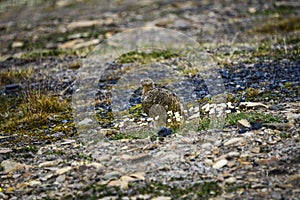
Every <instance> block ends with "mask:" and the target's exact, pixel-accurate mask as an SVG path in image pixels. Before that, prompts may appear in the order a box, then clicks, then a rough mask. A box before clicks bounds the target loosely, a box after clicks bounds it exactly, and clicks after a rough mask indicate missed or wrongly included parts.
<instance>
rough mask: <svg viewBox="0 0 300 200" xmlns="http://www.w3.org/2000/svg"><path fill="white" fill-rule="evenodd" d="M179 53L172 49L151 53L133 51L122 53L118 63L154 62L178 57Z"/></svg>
mask: <svg viewBox="0 0 300 200" xmlns="http://www.w3.org/2000/svg"><path fill="white" fill-rule="evenodd" d="M178 56H179V55H178V54H177V53H175V52H173V51H171V50H161V51H160V50H155V51H151V52H149V53H146V52H140V51H132V52H128V53H126V54H123V55H121V56H120V57H119V58H117V59H116V62H117V63H135V62H139V63H142V64H146V63H152V62H155V61H161V60H165V59H170V58H174V57H178Z"/></svg>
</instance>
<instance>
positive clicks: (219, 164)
mask: <svg viewBox="0 0 300 200" xmlns="http://www.w3.org/2000/svg"><path fill="white" fill-rule="evenodd" d="M227 163H228V160H226V159H221V160H219V161H217V162H215V163H214V164H213V165H212V167H213V168H214V169H221V168H222V167H224V166H225V165H227Z"/></svg>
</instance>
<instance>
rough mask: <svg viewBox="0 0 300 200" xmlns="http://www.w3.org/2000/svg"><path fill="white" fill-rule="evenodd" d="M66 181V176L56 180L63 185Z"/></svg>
mask: <svg viewBox="0 0 300 200" xmlns="http://www.w3.org/2000/svg"><path fill="white" fill-rule="evenodd" d="M65 180H66V175H65V174H63V175H60V176H58V177H57V178H56V182H59V183H63V182H64V181H65Z"/></svg>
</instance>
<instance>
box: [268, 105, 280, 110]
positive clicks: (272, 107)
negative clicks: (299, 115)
mask: <svg viewBox="0 0 300 200" xmlns="http://www.w3.org/2000/svg"><path fill="white" fill-rule="evenodd" d="M269 109H270V110H275V111H279V110H283V109H284V106H281V105H271V106H270V107H269Z"/></svg>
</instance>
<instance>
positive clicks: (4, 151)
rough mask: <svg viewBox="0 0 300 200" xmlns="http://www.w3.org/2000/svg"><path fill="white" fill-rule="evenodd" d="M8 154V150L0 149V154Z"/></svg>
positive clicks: (9, 150)
mask: <svg viewBox="0 0 300 200" xmlns="http://www.w3.org/2000/svg"><path fill="white" fill-rule="evenodd" d="M10 152H12V149H10V148H0V154H8V153H10Z"/></svg>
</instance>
